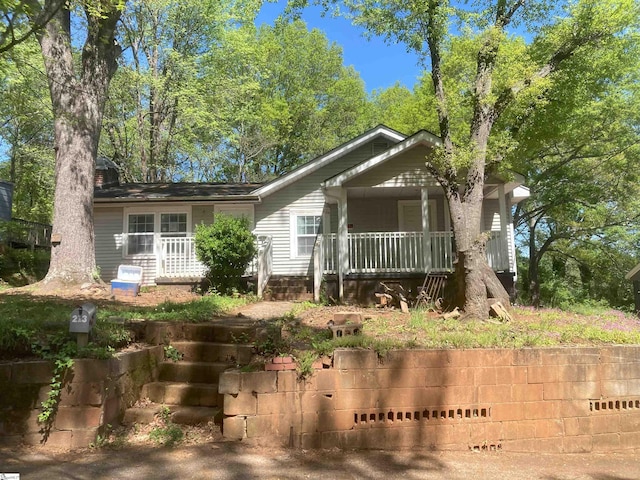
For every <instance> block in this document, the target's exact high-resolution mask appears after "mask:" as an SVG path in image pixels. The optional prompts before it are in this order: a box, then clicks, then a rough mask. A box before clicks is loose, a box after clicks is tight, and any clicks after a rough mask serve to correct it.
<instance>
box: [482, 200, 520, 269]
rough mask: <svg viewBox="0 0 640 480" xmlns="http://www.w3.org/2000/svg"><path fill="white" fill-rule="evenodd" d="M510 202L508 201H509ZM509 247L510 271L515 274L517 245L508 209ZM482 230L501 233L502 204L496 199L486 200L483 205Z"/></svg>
mask: <svg viewBox="0 0 640 480" xmlns="http://www.w3.org/2000/svg"><path fill="white" fill-rule="evenodd" d="M507 201H508V199H507ZM507 212H508V213H507V245H508V250H509V269H510V270H511V271H512V272H515V266H516V259H515V243H514V239H513V220H512V218H511V212H509V209H507ZM482 219H483V224H482V229H483V230H484V231H491V232H499V231H500V202H498V200H496V199H489V200H485V201H484V202H483V204H482Z"/></svg>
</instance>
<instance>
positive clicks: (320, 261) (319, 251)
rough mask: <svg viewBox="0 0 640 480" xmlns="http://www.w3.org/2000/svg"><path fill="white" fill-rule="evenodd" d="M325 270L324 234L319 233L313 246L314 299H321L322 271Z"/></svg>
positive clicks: (316, 300)
mask: <svg viewBox="0 0 640 480" xmlns="http://www.w3.org/2000/svg"><path fill="white" fill-rule="evenodd" d="M323 270H324V235H322V234H320V235H318V239H317V240H316V243H315V245H314V247H313V301H314V302H316V303H317V302H319V301H320V287H321V286H322V271H323Z"/></svg>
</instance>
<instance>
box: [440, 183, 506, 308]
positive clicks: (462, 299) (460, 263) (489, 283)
mask: <svg viewBox="0 0 640 480" xmlns="http://www.w3.org/2000/svg"><path fill="white" fill-rule="evenodd" d="M447 197H448V200H449V206H450V210H451V220H452V224H453V231H454V235H455V239H456V256H457V259H456V262H455V284H456V306H458V307H460V308H462V310H463V311H464V312H465V314H466V315H467V316H470V317H475V318H479V319H485V318H487V317H488V316H489V302H488V300H487V299H488V297H493V298H496V299H497V300H498V301H500V302H502V304H503V305H505V306H508V305H509V294H508V293H507V291H506V290H505V288H504V287H503V286H502V283H501V282H500V280H499V279H498V277H497V276H496V274H495V272H494V271H493V270H492V269H491V267H489V265H488V263H487V257H486V243H487V235H486V233H483V232H481V228H480V227H481V225H480V216H481V211H482V196H481V195H473V194H471V195H469V196H467V198H466V199H465V200H466V201H461V200H460V198H459V196H457V195H451V194H448V195H447Z"/></svg>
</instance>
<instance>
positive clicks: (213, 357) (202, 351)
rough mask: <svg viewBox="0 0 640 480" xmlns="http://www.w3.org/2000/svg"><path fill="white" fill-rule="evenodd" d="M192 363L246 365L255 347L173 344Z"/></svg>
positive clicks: (202, 343) (198, 343)
mask: <svg viewBox="0 0 640 480" xmlns="http://www.w3.org/2000/svg"><path fill="white" fill-rule="evenodd" d="M171 345H172V346H173V347H174V348H175V349H176V350H178V351H179V352H180V353H182V354H183V357H182V359H183V360H186V361H190V362H226V363H229V364H231V365H238V364H239V365H245V364H247V363H249V362H250V361H251V355H252V354H253V347H251V346H250V345H232V344H214V343H205V342H173V343H172V344H171Z"/></svg>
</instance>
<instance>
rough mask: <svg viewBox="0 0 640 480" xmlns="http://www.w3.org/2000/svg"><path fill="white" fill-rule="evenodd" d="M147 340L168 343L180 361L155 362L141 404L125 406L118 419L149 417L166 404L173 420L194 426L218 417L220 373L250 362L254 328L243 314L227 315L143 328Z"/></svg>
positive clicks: (131, 421)
mask: <svg viewBox="0 0 640 480" xmlns="http://www.w3.org/2000/svg"><path fill="white" fill-rule="evenodd" d="M146 334H147V341H149V342H150V343H156V344H162V343H167V342H168V343H169V344H170V346H171V347H173V348H174V349H175V350H177V351H178V352H179V353H180V354H181V360H178V361H173V360H169V359H166V360H165V361H164V362H162V363H161V364H160V365H159V374H158V379H157V381H154V382H151V383H147V384H146V385H144V386H143V388H142V393H141V398H143V399H146V402H147V404H146V405H145V404H143V405H142V406H138V407H132V408H129V409H127V410H126V412H125V415H124V418H123V421H122V423H123V424H125V425H132V424H135V423H140V424H145V423H151V422H153V421H154V420H155V419H156V418H157V417H158V416H159V415H160V414H161V412H162V411H163V409H164V408H168V409H169V411H170V412H171V413H170V415H169V418H170V420H171V421H172V422H173V423H177V424H183V425H196V424H200V423H207V422H210V421H212V420H213V421H216V422H220V421H221V419H222V398H223V396H222V395H220V394H218V379H219V377H220V374H221V373H222V372H224V371H225V370H227V369H228V368H230V367H236V366H238V365H246V364H248V363H249V362H250V361H251V356H252V354H253V342H254V341H255V338H256V335H257V327H256V326H255V325H253V324H252V323H248V322H247V321H246V319H244V320H240V319H237V318H229V319H225V321H224V323H223V321H214V322H211V323H206V324H188V323H185V324H171V323H167V324H159V323H158V324H155V325H153V326H151V327H150V328H149V329H148V330H147V331H146Z"/></svg>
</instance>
